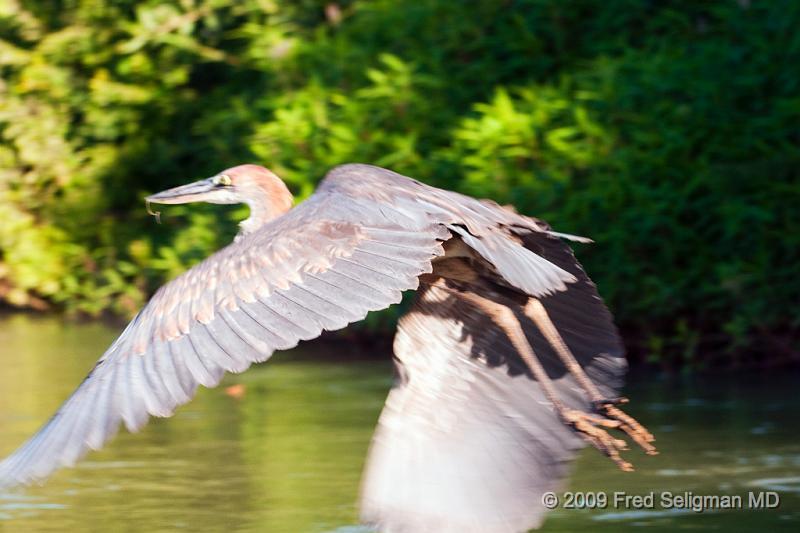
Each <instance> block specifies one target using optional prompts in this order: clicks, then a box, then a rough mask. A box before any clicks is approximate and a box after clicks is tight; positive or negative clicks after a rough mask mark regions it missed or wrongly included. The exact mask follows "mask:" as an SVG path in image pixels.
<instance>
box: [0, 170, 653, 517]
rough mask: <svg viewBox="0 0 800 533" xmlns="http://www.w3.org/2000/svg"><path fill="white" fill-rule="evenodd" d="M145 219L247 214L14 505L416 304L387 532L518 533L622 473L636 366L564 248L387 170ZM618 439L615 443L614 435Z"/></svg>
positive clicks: (269, 177)
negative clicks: (209, 394) (178, 412)
mask: <svg viewBox="0 0 800 533" xmlns="http://www.w3.org/2000/svg"><path fill="white" fill-rule="evenodd" d="M147 201H148V203H161V204H182V203H188V202H210V203H215V204H236V203H245V204H247V205H248V206H249V207H250V216H249V218H247V219H246V220H244V221H243V222H242V223H241V225H240V226H241V231H240V232H239V234H238V235H237V236H236V238H235V239H234V242H233V243H231V244H230V245H229V246H227V247H225V248H223V249H222V250H220V251H218V252H217V253H215V254H213V255H212V256H210V257H209V258H207V259H206V260H205V261H203V262H202V263H200V264H198V265H197V266H195V267H194V268H192V269H190V270H189V271H188V272H186V273H184V274H182V275H181V276H179V277H177V278H176V279H174V280H173V281H171V282H169V283H168V284H166V285H164V286H163V287H161V288H160V289H159V290H158V291H157V292H156V294H155V295H154V296H153V298H152V299H151V300H150V302H149V303H148V304H147V305H146V306H145V307H144V309H142V310H141V311H140V312H139V313H138V314H137V315H136V317H135V318H134V319H133V320H132V321H131V322H130V324H128V326H127V327H126V328H125V330H124V331H123V333H122V335H120V337H119V338H118V339H117V340H116V341H115V342H114V343H113V344H112V345H111V347H110V348H108V350H107V351H106V352H105V354H103V356H102V357H101V358H100V360H99V361H98V362H97V363H96V365H95V366H94V368H93V369H92V371H91V372H90V373H89V375H88V376H87V377H86V379H85V380H84V381H83V383H81V384H80V386H79V387H78V388H77V390H75V392H74V393H73V394H72V395H71V396H70V397H69V399H67V400H66V402H65V403H64V404H63V405H62V406H61V408H60V409H59V410H58V412H57V413H56V414H55V415H54V416H53V417H52V418H51V419H50V420H49V421H48V422H47V423H46V424H45V425H44V426H43V427H42V428H41V429H40V430H39V432H38V433H36V434H35V435H34V436H33V437H32V438H31V439H30V440H28V441H27V442H26V443H24V444H23V445H22V446H21V447H20V448H19V449H18V450H17V451H16V452H15V453H13V454H12V455H11V456H9V457H8V458H6V459H5V460H4V461H2V463H0V488H3V487H5V488H8V487H12V486H17V485H24V484H27V483H31V482H34V481H40V480H42V479H44V478H45V477H46V476H48V475H50V474H51V473H52V472H53V471H54V470H56V469H57V468H59V467H62V466H67V465H73V464H75V462H76V461H77V460H78V459H80V458H81V457H82V456H83V455H84V454H85V453H86V452H87V451H88V450H89V449H95V450H96V449H99V448H101V447H102V446H103V445H104V444H105V443H106V442H107V441H108V440H109V439H110V438H111V437H112V436H113V435H114V433H115V432H116V431H117V429H118V427H119V425H120V423H124V424H125V426H126V427H127V428H128V430H129V431H137V430H139V429H140V428H141V427H142V426H143V425H144V424H145V423H146V422H147V420H148V418H149V417H150V416H157V417H168V416H170V415H172V414H173V412H174V411H175V408H176V407H178V406H179V405H181V404H184V403H186V402H188V401H189V400H190V399H191V398H192V396H193V395H194V393H195V390H196V389H197V386H198V385H203V386H206V387H213V386H215V385H217V384H218V383H219V381H220V379H221V378H222V376H223V374H224V373H225V372H226V371H227V372H242V371H244V370H245V369H247V368H248V367H249V366H250V365H251V364H253V363H258V362H262V361H265V360H267V359H268V358H269V357H270V356H271V355H272V353H273V352H274V351H276V350H286V349H289V348H292V347H294V346H295V345H297V343H298V342H299V341H301V340H308V339H313V338H315V337H317V336H319V335H320V333H321V332H322V331H324V330H328V331H330V330H337V329H340V328H343V327H345V326H346V325H347V324H349V323H351V322H355V321H357V320H361V319H363V318H364V317H365V316H366V314H367V313H368V312H369V311H375V310H379V309H384V308H386V307H388V306H390V305H391V304H395V303H398V302H399V301H400V299H401V295H402V293H403V291H407V290H412V289H416V290H417V294H416V299H415V301H414V303H413V306H412V307H411V309H410V310H409V311H408V312H407V313H406V314H405V316H403V317H402V318H401V319H400V321H399V324H398V327H397V334H396V337H395V341H394V355H395V360H396V365H397V369H398V376H399V377H398V379H397V382H396V384H395V385H394V387H393V388H392V390H391V391H390V393H389V396H388V398H387V400H386V405H385V407H384V409H383V412H382V414H381V416H380V420H379V423H378V428H377V430H376V432H375V435H374V437H373V441H372V445H371V448H370V453H369V460H368V462H367V466H366V469H365V473H364V477H363V481H362V487H361V516H362V519H363V521H364V522H366V523H368V524H372V525H373V526H375V527H377V528H378V529H379V530H381V531H391V532H415V533H416V532H437V533H438V532H446V531H459V532H476V533H477V532H481V533H487V532H490V533H502V532H516V531H524V530H527V529H529V528H532V527H536V526H538V525H539V523H540V522H541V520H542V515H543V514H544V512H545V511H546V509H545V508H544V507H543V505H542V501H541V500H542V494H543V493H544V492H546V491H551V490H556V489H558V488H559V487H560V486H561V484H562V483H563V480H564V478H565V476H566V475H567V473H568V466H569V462H570V461H571V460H572V458H573V457H574V455H575V453H576V451H577V450H578V449H579V448H580V447H581V446H582V445H583V443H584V442H588V443H589V444H591V445H593V446H594V447H595V448H597V449H599V450H600V451H601V452H602V453H604V454H605V455H607V456H608V457H609V458H610V459H611V460H613V461H614V462H615V463H616V464H617V465H618V466H619V467H620V468H621V469H623V470H631V469H632V466H631V464H630V463H629V462H627V461H626V460H625V459H623V458H622V457H621V455H620V451H622V450H624V449H625V448H626V442H625V440H623V439H621V438H619V436H626V435H627V437H629V438H630V439H631V440H633V441H634V442H635V443H637V444H638V445H639V446H641V447H642V448H643V449H644V450H645V451H646V452H647V453H650V454H653V453H656V452H655V448H654V446H653V444H652V441H653V436H652V435H651V434H650V433H649V432H648V431H647V430H646V429H645V428H644V427H643V426H642V425H640V424H639V423H638V422H637V421H636V420H635V419H633V418H632V417H630V416H629V415H627V414H626V413H625V412H624V411H622V410H621V409H620V407H619V404H620V403H621V402H622V401H624V400H623V399H621V398H618V396H617V394H618V389H619V387H620V386H621V379H622V376H623V374H624V372H625V369H626V362H625V357H624V353H623V348H622V344H621V342H620V338H619V335H618V334H617V330H616V328H615V327H614V324H613V322H612V318H611V315H610V313H609V312H608V310H607V309H606V307H605V306H604V305H603V302H602V300H601V299H600V297H599V296H598V294H597V290H596V288H595V286H594V284H593V283H592V282H591V280H590V279H589V277H588V276H587V275H586V273H585V272H584V271H583V269H582V268H581V266H580V264H579V263H578V262H577V261H576V259H575V257H574V255H573V254H572V251H571V249H570V247H569V246H568V245H567V244H566V243H565V240H573V241H586V240H588V239H583V238H580V237H575V236H571V235H566V234H562V233H558V232H555V231H553V230H552V229H551V228H550V227H549V226H548V225H547V224H546V223H544V222H542V221H541V220H537V219H534V218H530V217H526V216H522V215H520V214H517V213H516V212H515V211H514V210H513V209H511V208H507V207H501V206H499V205H498V204H496V203H494V202H491V201H488V200H477V199H474V198H471V197H468V196H464V195H461V194H458V193H455V192H451V191H446V190H442V189H436V188H433V187H430V186H427V185H424V184H422V183H420V182H418V181H416V180H413V179H410V178H407V177H405V176H401V175H399V174H396V173H394V172H392V171H389V170H386V169H382V168H379V167H375V166H369V165H362V164H349V165H343V166H340V167H337V168H335V169H333V170H331V171H330V172H329V173H328V175H327V176H326V177H325V179H324V180H323V181H322V183H321V185H320V186H319V188H318V189H317V191H316V192H315V193H314V194H313V195H312V196H311V197H310V198H308V199H307V200H306V201H304V202H302V203H301V204H299V205H298V206H296V207H292V205H293V199H292V195H291V193H290V192H289V190H288V189H287V187H286V185H285V184H284V183H283V181H281V180H280V179H279V178H278V177H277V176H276V175H275V174H273V173H272V172H271V171H269V170H267V169H265V168H263V167H260V166H256V165H240V166H237V167H233V168H230V169H228V170H225V171H223V172H221V173H219V174H217V175H215V176H213V177H211V178H208V179H203V180H200V181H197V182H195V183H191V184H188V185H183V186H180V187H176V188H173V189H169V190H166V191H163V192H160V193H158V194H154V195H152V196H149V197H148V198H147ZM613 431H617V432H618V436H614V435H612V432H613Z"/></svg>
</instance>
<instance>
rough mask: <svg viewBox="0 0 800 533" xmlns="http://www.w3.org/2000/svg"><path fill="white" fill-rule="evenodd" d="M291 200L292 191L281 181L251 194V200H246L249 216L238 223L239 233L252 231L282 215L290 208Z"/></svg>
mask: <svg viewBox="0 0 800 533" xmlns="http://www.w3.org/2000/svg"><path fill="white" fill-rule="evenodd" d="M266 189H268V190H266ZM293 201H294V198H293V197H292V193H290V192H289V189H287V188H286V185H284V183H283V182H282V181H278V182H277V183H275V182H273V183H271V184H270V186H269V187H265V188H263V189H261V190H260V194H253V195H252V200H248V201H246V203H247V205H248V207H249V208H250V216H249V217H247V218H246V219H245V220H243V221H241V222H240V223H239V228H240V229H239V235H247V234H248V233H253V232H254V231H257V230H258V229H259V228H261V227H262V226H263V225H264V224H266V223H267V222H269V221H270V220H273V219H276V218H278V217H279V216H281V215H283V214H284V213H286V212H287V211H289V209H291V208H292V203H293Z"/></svg>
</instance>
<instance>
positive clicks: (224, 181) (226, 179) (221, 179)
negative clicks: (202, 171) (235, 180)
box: [214, 174, 232, 187]
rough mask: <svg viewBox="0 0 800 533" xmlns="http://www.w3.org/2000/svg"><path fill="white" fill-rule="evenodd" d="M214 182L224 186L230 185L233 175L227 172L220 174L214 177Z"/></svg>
mask: <svg viewBox="0 0 800 533" xmlns="http://www.w3.org/2000/svg"><path fill="white" fill-rule="evenodd" d="M214 183H215V184H216V185H220V186H222V187H229V186H230V185H231V183H232V181H231V177H230V176H228V175H227V174H220V175H219V176H217V177H216V178H214Z"/></svg>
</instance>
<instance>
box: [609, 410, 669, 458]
mask: <svg viewBox="0 0 800 533" xmlns="http://www.w3.org/2000/svg"><path fill="white" fill-rule="evenodd" d="M627 402H628V400H627V398H619V399H616V400H609V401H606V402H597V403H596V404H595V410H596V411H597V412H598V413H600V414H602V415H603V416H605V417H606V418H607V419H610V420H613V421H615V422H619V426H618V428H619V429H621V430H622V431H624V432H625V433H626V434H627V435H628V436H629V437H630V438H631V439H632V440H633V442H635V443H636V444H638V445H639V446H640V447H641V448H642V449H643V450H644V451H645V453H646V454H647V455H657V454H658V450H656V447H655V446H653V441H655V440H656V438H655V437H654V436H653V434H652V433H650V432H649V431H648V430H647V428H645V427H644V426H643V425H641V424H640V423H639V421H638V420H636V419H635V418H633V417H632V416H631V415H629V414H628V413H626V412H625V411H623V410H622V409H620V408H619V407H617V405H618V404H620V403H627Z"/></svg>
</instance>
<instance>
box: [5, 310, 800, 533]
mask: <svg viewBox="0 0 800 533" xmlns="http://www.w3.org/2000/svg"><path fill="white" fill-rule="evenodd" d="M117 333H118V332H117V330H116V329H114V328H109V327H107V326H104V325H101V324H84V325H76V324H63V323H61V322H59V321H57V320H55V319H52V318H46V319H38V318H31V317H28V316H10V317H6V318H0V368H1V369H2V370H0V456H4V455H6V454H7V453H9V452H11V451H12V450H13V449H14V448H15V447H16V445H18V444H19V443H21V442H22V441H23V440H24V439H25V438H27V437H28V436H30V434H31V433H33V432H34V431H35V430H36V429H37V428H38V426H39V425H40V424H41V423H42V422H43V421H44V420H46V418H47V417H48V416H50V415H51V414H52V413H53V411H54V410H55V409H56V408H57V407H58V405H59V404H60V403H61V401H62V400H63V399H64V398H66V396H67V395H68V394H69V393H70V392H71V391H72V389H73V387H74V386H75V385H76V384H77V383H79V382H80V380H81V379H82V378H83V376H84V375H85V374H86V372H87V370H88V369H89V368H90V367H91V365H92V363H93V362H94V360H95V359H96V357H97V356H99V354H100V353H102V351H103V349H104V348H105V347H106V346H107V345H108V344H109V343H110V342H111V341H112V340H113V339H114V338H115V337H116V335H117ZM345 349H346V346H344V345H340V344H336V345H316V346H314V345H310V346H309V348H306V349H301V350H299V351H295V353H285V354H278V355H276V356H275V358H273V360H272V361H270V362H269V363H267V364H264V365H260V366H258V367H255V368H252V369H250V370H249V371H248V372H246V373H244V374H242V375H238V376H228V377H226V378H225V381H224V382H223V384H222V386H221V387H219V388H217V389H213V390H206V389H201V390H200V392H199V394H198V396H197V398H196V399H195V400H194V401H193V402H191V403H190V404H189V405H187V406H185V407H183V408H181V409H180V410H179V411H178V413H177V414H176V416H175V417H173V418H171V419H166V420H155V421H153V422H151V423H150V424H149V425H148V426H147V427H146V428H145V429H144V430H143V431H142V432H141V433H139V434H136V435H131V434H127V433H125V432H124V431H123V432H122V433H121V434H120V435H119V436H118V437H117V438H116V439H115V440H114V441H113V442H112V443H111V445H110V446H108V447H107V448H106V449H105V450H103V451H101V452H97V453H93V454H90V455H89V456H88V457H87V458H86V460H84V462H82V463H81V464H80V466H79V467H77V468H74V469H68V470H62V471H60V472H59V473H57V474H56V475H55V476H54V477H53V478H51V480H50V481H49V482H48V483H47V484H46V485H44V486H42V487H34V488H30V489H27V490H25V491H23V492H14V493H2V492H0V532H3V533H6V532H17V531H19V532H26V533H28V532H30V533H38V532H45V531H98V532H99V531H103V532H105V531H122V532H125V531H131V532H134V531H135V532H139V531H148V532H150V531H152V532H155V531H175V530H186V531H259V532H267V531H268V532H278V533H280V532H292V533H295V532H314V533H316V532H320V533H322V532H337V533H363V532H366V531H368V530H366V529H363V528H360V527H359V526H358V525H357V513H356V507H355V501H356V498H357V494H358V482H359V476H360V472H361V468H362V466H363V462H364V457H365V454H366V451H367V446H368V444H369V438H370V435H371V433H372V429H373V427H374V424H375V420H376V419H377V417H378V414H379V412H380V408H381V406H382V403H383V399H384V397H385V394H386V391H387V389H388V387H389V386H390V384H391V368H390V363H389V357H388V354H387V356H386V357H385V358H382V359H381V360H361V359H353V358H347V357H344V356H347V355H350V354H347V353H343V350H345ZM632 381H633V383H632V385H631V386H629V387H628V389H627V391H626V392H627V393H628V395H629V396H630V397H631V399H632V403H631V405H630V408H629V409H628V411H629V412H631V414H633V415H635V416H637V417H638V418H639V419H640V420H642V421H644V422H646V423H647V425H648V426H649V427H650V428H651V429H652V430H654V432H655V433H656V434H657V437H658V444H659V448H660V450H661V452H662V453H661V455H659V456H657V457H645V456H643V455H642V454H640V453H638V452H635V451H634V452H630V453H628V454H627V457H629V458H631V459H632V460H633V462H634V464H635V465H636V466H637V471H636V472H635V473H627V474H626V473H622V472H619V471H616V470H615V469H614V467H613V465H612V464H611V463H610V462H609V461H608V460H607V459H605V458H603V457H601V456H600V455H599V454H598V453H596V452H594V451H593V450H587V451H586V452H584V453H583V455H582V456H581V458H580V460H579V461H578V463H577V465H576V469H575V473H574V475H573V477H572V479H571V481H570V484H569V487H568V490H572V491H582V492H586V493H588V492H593V493H597V492H603V493H604V494H606V495H607V497H608V498H609V501H608V503H607V505H606V507H605V508H603V509H585V510H577V509H564V508H563V507H559V508H558V509H556V510H555V511H554V512H552V513H551V514H550V516H549V518H548V520H547V521H546V523H545V527H544V529H543V530H544V531H553V532H555V531H580V530H591V531H593V532H605V531H608V532H611V531H620V530H628V529H633V528H636V529H641V530H646V531H665V532H666V531H675V530H677V529H686V530H701V531H751V530H752V531H756V530H764V529H767V528H769V529H770V530H771V531H798V525H800V442H798V439H797V437H798V434H799V433H800V431H798V428H797V422H798V420H800V399H798V397H797V394H796V390H797V388H796V384H797V383H798V380H797V375H791V374H789V375H787V374H786V373H784V374H783V375H781V376H755V377H753V376H750V377H749V378H747V379H742V378H737V379H734V378H732V377H730V376H716V377H708V378H697V379H695V380H693V381H689V380H661V379H656V378H652V377H649V378H648V377H646V376H637V377H636V378H635V379H633V380H632ZM236 385H243V386H244V394H243V395H242V396H241V397H239V398H236V397H235V394H234V395H232V394H231V392H235V391H236V389H233V390H230V389H229V390H228V393H226V387H231V386H236ZM770 490H771V491H775V492H777V493H778V495H779V497H780V507H779V508H777V509H765V510H748V509H741V510H718V511H705V512H702V513H696V512H693V511H691V510H674V509H665V508H663V506H662V505H660V497H661V495H662V493H664V492H666V491H670V492H672V493H674V494H676V495H677V494H683V493H685V492H691V493H693V494H695V495H726V494H727V495H743V496H744V504H745V506H746V505H747V494H748V492H749V491H756V492H758V491H770ZM614 492H620V493H622V492H624V493H626V494H628V495H631V496H646V495H648V494H649V493H650V492H653V493H654V500H655V506H654V508H643V509H631V508H625V507H624V505H617V506H614V502H613V497H614V496H613V493H614ZM560 496H561V497H562V503H563V494H560ZM621 503H622V502H620V504H621Z"/></svg>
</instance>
